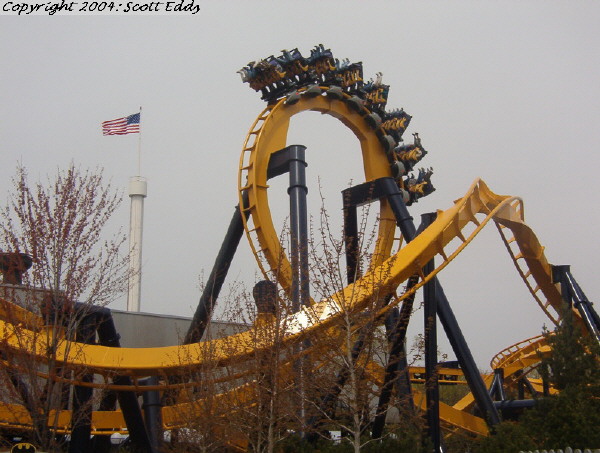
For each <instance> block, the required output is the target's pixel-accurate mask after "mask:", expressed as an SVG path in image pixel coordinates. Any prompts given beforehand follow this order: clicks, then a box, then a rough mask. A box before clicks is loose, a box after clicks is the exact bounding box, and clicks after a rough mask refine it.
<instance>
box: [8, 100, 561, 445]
mask: <svg viewBox="0 0 600 453" xmlns="http://www.w3.org/2000/svg"><path fill="white" fill-rule="evenodd" d="M322 90H323V91H324V90H326V89H325V88H323V89H322ZM346 100H347V99H346V98H343V99H334V98H329V97H328V96H327V95H326V94H321V95H316V96H314V93H313V95H311V96H308V95H303V96H300V98H299V100H298V102H296V103H294V104H292V105H288V104H287V103H286V101H285V100H281V101H279V102H277V103H276V104H273V105H269V106H268V107H267V108H266V109H265V110H264V111H263V112H262V113H261V114H260V115H259V116H258V118H257V119H256V121H255V122H254V124H253V126H252V128H251V130H250V132H249V134H248V136H247V139H246V142H245V144H244V149H243V151H242V156H241V159H240V171H239V183H238V184H239V187H238V188H239V193H240V206H242V207H243V209H244V210H245V212H246V213H247V214H249V216H248V218H247V219H245V229H246V234H247V236H248V238H249V240H250V244H251V246H252V249H253V251H254V253H255V255H256V257H257V259H258V262H259V266H260V267H261V269H262V271H263V272H264V273H265V275H267V276H272V275H276V276H277V278H278V281H279V283H280V284H281V285H282V287H283V288H285V289H288V288H289V287H290V285H291V271H290V265H289V262H288V260H287V258H286V257H285V254H284V253H283V251H282V247H281V244H280V243H279V237H278V235H277V233H276V231H275V227H274V225H273V221H272V218H271V212H270V208H269V204H268V184H267V168H268V162H269V157H270V156H271V155H272V154H273V153H274V152H276V151H278V150H279V149H282V148H284V147H285V146H286V140H287V131H288V126H289V122H290V119H291V117H292V116H294V115H295V114H297V113H300V112H303V111H319V112H321V113H325V114H329V115H331V116H333V117H336V118H338V119H339V120H340V121H342V123H343V124H345V125H346V126H347V127H349V128H350V129H351V130H352V131H353V132H354V134H355V135H356V136H357V138H358V139H359V141H360V145H361V150H362V159H363V165H364V172H365V180H366V181H372V180H375V179H377V178H381V177H389V176H391V171H390V166H389V165H390V164H389V161H388V159H387V156H386V153H385V151H384V148H383V145H382V142H381V141H380V135H381V134H380V132H381V131H379V134H378V129H377V127H376V128H373V127H371V126H370V125H369V123H368V122H367V121H366V119H365V116H366V114H367V112H368V111H366V112H365V111H362V110H361V109H358V110H356V109H354V108H351V107H350V105H349V104H348V103H347V102H346ZM243 194H245V195H246V196H247V199H248V204H244V203H243V201H242V196H243ZM242 217H245V216H242ZM490 221H494V223H495V224H496V225H497V226H498V229H499V231H500V233H501V236H502V238H503V240H504V242H505V244H506V246H507V249H508V250H509V253H510V255H511V257H512V258H513V260H514V262H515V265H516V266H517V269H518V271H519V274H520V275H521V276H522V278H523V280H524V281H525V283H526V284H527V286H528V288H529V289H530V291H531V293H532V295H533V296H534V299H535V300H536V302H537V303H538V304H539V305H540V307H541V308H542V310H543V311H544V312H545V313H546V314H547V315H548V316H549V318H550V319H551V320H552V321H553V322H557V321H558V319H559V316H558V313H559V311H560V307H561V303H562V302H561V300H562V299H561V295H560V293H559V291H558V290H557V288H556V287H555V285H554V284H553V282H552V280H551V269H550V265H549V263H548V261H547V259H546V257H545V255H544V248H543V247H542V246H541V245H540V243H539V241H538V239H537V237H536V236H535V234H534V233H533V231H532V230H531V229H530V228H529V227H528V226H527V225H526V224H525V223H524V219H523V208H522V202H521V200H520V199H519V198H516V197H510V196H502V195H497V194H494V193H493V192H492V191H491V190H490V189H489V188H488V187H487V185H486V184H485V183H484V182H483V181H482V180H476V181H475V182H474V183H473V184H472V185H471V187H470V188H469V190H468V191H467V193H466V195H465V196H464V197H462V198H461V199H459V200H458V201H456V202H455V204H454V205H453V206H452V207H450V208H449V209H447V210H445V211H439V212H438V216H437V219H436V220H435V222H433V223H432V224H431V225H430V226H429V227H428V228H426V229H425V230H424V231H423V232H422V233H421V234H419V235H418V236H417V237H416V238H415V239H414V240H413V241H412V242H410V243H408V244H406V245H405V246H404V247H402V248H401V249H400V250H398V251H397V252H396V253H395V254H393V255H391V249H392V244H393V239H394V233H395V229H396V223H395V219H394V217H393V215H392V213H391V210H390V208H389V205H388V204H387V202H386V201H385V200H382V201H381V202H380V226H379V232H378V239H377V242H376V248H375V252H374V254H373V256H374V258H373V259H372V261H371V263H370V268H369V270H368V271H367V272H366V273H365V274H364V275H363V276H362V277H361V278H360V279H358V280H357V281H356V282H355V283H353V284H351V285H348V286H347V287H345V288H343V289H341V290H340V291H338V292H337V293H335V294H333V295H332V296H331V297H330V298H328V299H326V300H322V301H318V302H313V303H312V304H311V306H310V307H305V308H303V309H302V310H301V311H300V312H298V313H295V314H290V315H288V316H287V317H286V318H285V319H284V321H283V324H284V325H285V326H286V327H285V331H284V335H283V338H282V343H283V346H286V345H291V344H294V343H295V342H297V341H299V340H300V339H301V338H303V337H304V336H308V335H310V337H311V340H312V342H313V347H315V348H317V347H319V344H318V339H319V337H320V335H321V336H322V335H323V333H324V332H325V331H326V329H328V328H329V327H330V326H332V325H333V324H334V323H335V322H337V320H338V319H339V318H340V315H341V313H342V307H343V308H344V309H346V310H348V309H349V310H351V311H352V312H355V313H359V312H360V311H362V310H364V309H365V308H366V307H367V306H368V304H369V301H370V299H371V298H372V295H373V292H374V291H381V292H382V293H393V292H395V291H396V288H398V287H399V285H401V284H402V283H403V282H405V281H406V280H407V279H408V278H409V277H411V276H413V275H420V276H421V279H420V281H419V282H418V284H417V285H416V286H415V287H413V288H412V289H411V290H410V291H408V292H406V293H404V294H403V295H401V296H399V297H397V298H395V300H393V301H391V303H390V304H389V305H387V306H386V307H384V308H381V312H380V313H379V314H380V315H383V314H384V313H385V312H386V311H387V310H389V309H391V308H392V307H393V306H395V305H397V304H399V303H400V302H401V301H402V300H403V299H404V298H406V297H408V296H410V295H411V294H413V293H414V292H415V291H417V290H418V289H419V288H421V287H422V286H423V285H424V284H425V283H426V282H427V281H429V280H431V279H432V278H433V277H434V276H436V275H437V274H438V273H439V272H440V271H441V270H442V269H444V268H445V267H446V266H447V265H448V264H449V263H450V262H451V261H452V260H453V259H454V258H455V257H456V256H457V255H458V254H459V253H460V252H461V251H462V250H463V249H464V248H465V247H466V246H467V245H468V244H469V243H470V242H471V241H472V240H473V238H474V237H475V236H476V235H477V234H478V233H479V231H481V229H482V228H484V226H485V225H487V224H488V223H489V222H490ZM390 255H391V256H390ZM433 258H437V259H436V263H438V264H437V265H436V268H435V270H434V271H433V272H431V273H430V274H428V275H427V276H424V275H423V272H422V268H423V265H424V264H425V263H427V262H429V261H430V260H431V259H433ZM6 304H8V302H5V303H4V304H2V305H1V306H2V307H5V306H6ZM8 312H10V310H4V311H2V310H0V318H1V319H0V339H1V341H2V343H3V348H5V350H7V351H10V352H11V353H12V354H20V355H24V356H28V357H29V358H31V360H35V361H38V362H39V363H44V361H45V360H47V355H46V353H47V351H48V346H49V345H51V344H53V340H52V338H51V336H52V332H50V331H48V332H46V331H43V327H40V325H39V323H38V325H37V327H29V326H32V325H33V324H32V323H29V322H27V323H24V322H21V323H18V322H13V319H14V318H13V319H11V316H8ZM13 315H14V313H13ZM23 316H25V315H23ZM27 316H30V315H27ZM256 328H257V327H256V326H254V327H252V328H251V329H250V330H248V331H246V332H242V333H239V334H236V335H232V336H229V337H225V338H220V339H215V340H210V341H206V342H203V343H196V344H189V345H181V346H168V347H160V348H135V349H134V348H110V347H105V346H98V345H87V344H81V343H76V342H67V341H66V340H64V339H62V338H59V339H58V342H57V344H58V346H57V347H56V348H55V349H54V353H55V354H54V359H55V360H57V361H58V362H59V363H61V364H63V365H64V366H67V367H69V368H70V369H73V370H80V371H81V370H85V372H86V373H95V374H98V375H100V376H103V377H104V379H103V382H98V383H87V382H81V381H79V380H77V379H76V378H74V379H73V380H71V381H70V382H71V383H72V384H74V385H87V386H95V387H99V388H109V389H110V388H114V389H116V390H125V389H127V388H126V387H125V386H114V384H112V383H111V382H110V379H111V378H112V377H113V376H115V375H121V376H123V375H127V376H131V377H133V379H134V385H133V386H132V387H130V388H129V389H132V390H135V389H139V387H137V385H136V384H135V380H136V378H138V377H143V376H148V375H159V376H163V377H166V376H171V375H183V376H190V375H191V374H192V373H191V372H190V371H191V370H192V369H193V368H196V367H198V366H201V365H207V364H209V363H213V364H216V365H218V366H225V365H228V364H234V363H240V362H243V361H245V360H248V359H250V358H252V357H253V356H254V354H255V353H256V352H257V351H263V350H264V351H266V350H268V349H269V348H272V347H273V346H274V345H273V342H272V340H269V339H268V338H265V337H262V336H260V335H256ZM42 331H43V334H40V333H41V332H42ZM536 345H537V343H535V342H532V343H530V344H528V345H527V347H516V348H515V349H514V350H511V349H510V348H509V350H507V351H506V352H504V353H501V354H500V355H499V357H498V358H497V359H495V360H496V361H495V362H494V366H497V367H507V368H511V369H512V368H514V367H518V366H520V367H521V368H523V367H524V366H525V365H527V364H529V363H530V361H531V360H533V359H534V357H533V356H534V355H535V354H533V352H532V351H534V350H535V348H536V347H537V346H536ZM509 374H510V373H509ZM77 375H78V373H74V376H77ZM46 377H48V378H50V379H56V377H54V376H46ZM239 377H240V376H236V377H235V379H238V378H239ZM164 381H165V382H166V381H167V380H166V379H165V380H164ZM159 388H166V387H163V386H160V387H159ZM146 389H149V388H148V387H146ZM468 404H469V403H468V401H466V400H465V402H463V403H462V407H463V408H464V407H467V406H468ZM460 406H461V405H458V406H456V405H455V406H454V407H453V408H450V409H448V410H447V411H446V412H444V413H447V414H450V415H447V416H448V417H450V420H447V421H449V422H450V423H452V418H454V419H455V422H456V423H455V425H456V426H463V425H464V424H465V423H466V422H465V421H464V420H463V419H464V417H463V418H461V419H460V420H459V418H460V417H458V416H457V415H456V413H458V412H459V409H460V408H461V407H460ZM183 407H185V406H183ZM186 410H188V411H194V410H196V409H194V408H193V407H192V405H189V406H188V407H187V409H186ZM10 413H11V414H12V418H10V417H8V415H7V414H6V413H5V412H3V413H0V419H2V420H4V421H3V422H2V421H0V423H5V424H8V425H14V426H17V425H21V426H22V425H25V424H27V423H26V420H24V419H23V418H22V417H20V416H19V417H17V414H21V413H22V411H19V410H14V411H10ZM170 413H174V412H173V410H172V408H163V415H164V417H165V426H170V425H176V424H177V423H175V422H174V421H173V419H172V418H170V417H171V416H169V414H170ZM107 414H112V415H107ZM452 414H454V415H452ZM61 416H63V415H61ZM65 416H66V415H65ZM4 417H7V418H4ZM15 417H17V419H15ZM94 417H95V418H94V431H95V432H98V433H101V432H111V430H112V431H115V432H116V431H122V430H123V426H124V424H123V423H122V418H121V415H120V413H119V412H110V413H95V414H94ZM173 417H175V416H174V415H173ZM467 418H469V417H467ZM8 419H10V420H11V421H8ZM473 423H475V425H477V426H480V424H481V422H480V421H476V422H473ZM65 426H67V427H66V428H65V430H67V429H68V424H66V425H65ZM471 431H473V432H482V429H479V428H474V427H472V428H471Z"/></svg>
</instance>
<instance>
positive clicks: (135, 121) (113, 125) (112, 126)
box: [102, 113, 140, 135]
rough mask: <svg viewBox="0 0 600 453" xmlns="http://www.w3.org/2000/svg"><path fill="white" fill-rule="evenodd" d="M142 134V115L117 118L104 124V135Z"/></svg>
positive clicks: (135, 114)
mask: <svg viewBox="0 0 600 453" xmlns="http://www.w3.org/2000/svg"><path fill="white" fill-rule="evenodd" d="M139 132H140V114H139V113H134V114H133V115H129V116H124V117H123V118H117V119H116V120H110V121H105V122H103V123H102V135H125V134H137V133H139Z"/></svg>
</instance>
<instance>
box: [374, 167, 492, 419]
mask: <svg viewBox="0 0 600 453" xmlns="http://www.w3.org/2000/svg"><path fill="white" fill-rule="evenodd" d="M380 181H382V184H384V185H385V187H386V189H387V191H388V192H389V193H390V195H389V196H388V200H389V202H390V207H391V208H392V211H393V212H394V215H395V216H396V222H397V223H398V226H399V227H400V231H402V235H403V236H404V238H405V239H406V241H407V242H410V241H412V240H413V239H414V238H415V236H416V228H415V225H414V223H413V218H412V217H411V216H410V214H409V212H408V209H407V208H406V204H405V203H404V201H403V200H402V194H401V193H400V190H399V189H398V186H397V184H396V182H395V181H394V180H393V179H392V178H381V179H380ZM433 281H434V283H435V297H436V301H437V313H438V316H439V318H440V322H441V324H442V326H443V327H444V331H445V332H446V336H447V337H448V340H449V341H450V345H451V346H452V350H453V351H454V353H455V354H456V357H457V359H458V361H459V363H460V366H461V368H462V370H463V373H464V375H465V378H466V380H467V383H468V384H469V388H470V389H471V392H473V396H474V398H475V402H476V403H477V406H478V407H479V409H480V410H481V412H482V413H483V414H485V418H486V420H487V422H488V423H489V424H490V425H496V424H498V423H499V422H500V417H499V415H498V411H497V410H496V408H495V407H494V405H493V403H492V399H491V398H490V395H489V394H488V392H487V389H486V387H485V384H484V382H483V379H482V378H481V375H480V374H479V370H478V369H477V365H476V364H475V360H474V359H473V355H472V354H471V350H470V349H469V346H468V345H467V342H466V340H465V338H464V337H463V334H462V331H461V329H460V327H459V325H458V322H457V320H456V317H455V316H454V312H453V311H452V308H451V307H450V303H449V302H448V299H447V298H446V295H445V293H444V290H443V288H442V285H441V284H440V282H439V280H438V279H437V277H435V278H434V279H433Z"/></svg>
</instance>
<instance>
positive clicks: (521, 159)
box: [0, 1, 600, 368]
mask: <svg viewBox="0 0 600 453" xmlns="http://www.w3.org/2000/svg"><path fill="white" fill-rule="evenodd" d="M196 3H198V2H196ZM199 5H200V7H201V10H200V12H199V13H198V14H196V15H193V16H168V15H153V16H138V17H131V16H129V17H127V16H112V17H108V16H99V15H98V16H77V17H75V16H71V17H64V16H62V17H61V16H60V15H58V14H57V15H54V16H51V17H49V16H36V17H16V16H1V17H0V55H1V59H2V70H1V71H0V81H1V91H0V146H1V150H2V151H1V152H2V164H0V194H1V195H0V201H2V200H5V194H6V192H7V190H8V189H9V187H10V183H9V181H10V178H11V176H12V175H13V174H14V169H15V166H16V164H17V162H22V163H23V165H25V166H26V167H27V168H28V169H29V172H30V175H31V178H32V179H33V180H36V179H38V178H45V176H46V175H47V174H53V173H55V171H56V169H57V168H64V167H66V166H67V165H68V164H69V162H71V161H73V162H75V163H76V164H78V165H81V166H82V167H83V168H88V167H92V168H94V167H101V168H103V169H104V174H105V176H106V177H108V178H110V179H111V180H112V182H113V184H114V185H115V186H116V187H118V188H120V189H121V190H122V191H123V192H124V193H125V198H127V196H126V191H127V184H128V180H129V177H130V176H133V175H135V173H136V172H137V139H138V137H137V136H136V135H128V136H121V137H104V136H102V134H101V129H100V123H101V122H102V121H105V120H109V119H114V118H118V117H121V116H125V115H128V114H131V113H135V112H136V111H137V110H138V108H139V106H143V114H142V131H143V132H142V172H141V173H142V175H143V176H145V177H147V179H148V198H147V199H146V205H145V209H146V211H145V225H144V244H143V263H144V264H143V266H144V267H143V283H142V303H141V306H142V310H143V311H147V312H154V313H167V314H176V315H184V316H191V315H192V314H193V311H194V309H195V306H196V303H197V300H198V297H199V287H198V281H199V275H200V274H201V273H202V271H203V270H204V272H205V274H206V275H208V273H209V272H210V269H211V267H212V263H213V262H214V259H215V257H216V254H217V251H218V249H219V246H220V244H221V241H222V238H223V236H224V234H225V230H226V228H227V226H228V223H229V220H230V218H231V215H232V213H233V208H234V206H235V205H236V204H237V171H238V161H239V155H240V151H241V148H242V144H243V142H244V138H245V136H246V133H247V132H248V129H249V128H250V126H251V125H252V122H253V121H254V119H255V117H256V116H257V115H258V113H260V111H261V110H262V109H263V108H264V103H263V102H262V101H261V100H260V96H259V95H258V94H257V93H255V92H254V91H253V90H251V89H250V88H249V87H248V85H247V84H243V83H242V82H241V80H240V78H239V75H238V74H237V73H236V71H237V70H238V69H240V68H241V67H243V66H244V65H245V64H246V63H248V62H249V61H252V60H258V59H260V58H264V57H267V56H269V55H271V54H278V53H279V52H280V50H281V49H292V48H294V47H298V48H299V50H300V51H301V52H302V53H303V54H304V55H309V54H310V49H311V48H312V47H313V46H314V45H316V44H319V43H323V44H324V45H325V46H326V47H330V48H331V49H332V50H333V52H334V54H335V56H336V57H338V58H340V59H341V58H349V59H350V60H351V61H362V62H363V68H364V73H365V76H366V77H367V78H369V77H372V76H374V75H375V73H376V72H382V73H383V75H384V82H385V83H387V84H390V85H391V89H390V96H389V102H388V109H392V108H395V107H397V108H400V107H402V108H404V109H405V110H406V111H407V112H408V113H409V114H411V115H412V116H413V119H412V122H411V125H410V128H409V130H408V131H407V134H406V136H407V137H410V133H413V132H419V133H420V135H421V137H422V140H423V144H424V146H425V147H426V149H427V150H428V151H429V154H428V155H427V157H426V159H425V160H424V161H423V162H422V164H423V165H424V166H432V167H433V168H434V171H435V174H434V185H435V186H436V188H437V191H436V192H435V193H434V194H433V195H431V196H430V197H428V198H427V199H425V200H422V201H421V202H419V203H418V204H416V205H414V206H413V207H412V208H411V212H412V214H413V216H414V217H415V218H417V219H418V218H419V215H420V214H421V213H424V212H430V211H433V210H435V209H438V208H439V209H446V208H448V207H450V206H451V204H452V201H453V200H455V199H457V198H460V197H461V196H462V195H463V194H464V193H465V191H466V190H467V188H468V187H469V185H470V184H471V182H472V181H473V180H474V179H475V178H476V177H482V178H483V179H484V180H485V181H486V182H488V184H489V185H490V187H491V188H492V190H494V191H496V192H497V193H501V194H510V195H517V196H520V197H522V198H523V200H524V202H525V214H526V220H527V222H528V223H529V224H530V225H531V226H532V227H533V229H534V230H535V231H536V233H537V235H538V237H539V238H540V241H541V242H542V244H544V245H545V246H546V252H547V256H548V258H549V259H550V261H551V262H552V263H555V264H571V265H572V271H573V273H574V275H575V277H576V278H577V279H578V280H579V282H580V284H581V285H582V287H583V289H584V291H585V292H586V293H587V295H588V297H589V298H590V299H592V300H594V299H595V298H596V296H597V295H598V294H600V281H599V279H598V272H597V259H598V253H599V252H600V250H599V247H598V239H597V237H598V234H597V230H598V226H599V225H600V208H599V207H598V195H597V177H598V171H599V169H600V168H599V165H598V164H599V161H600V160H599V158H598V144H599V143H600V128H599V127H598V124H599V123H600V83H599V81H600V51H599V49H600V29H599V27H598V24H599V23H600V3H597V2H592V1H581V2H577V3H575V2H566V1H560V2H558V1H544V2H541V1H529V2H522V1H519V2H517V1H504V2H481V1H453V2H427V1H425V2H421V1H419V2H417V1H408V2H407V1H397V2H381V1H370V2H363V1H327V2H318V3H317V2H316V1H314V2H313V1H306V2H290V1H277V2H274V1H273V2H271V1H263V2H259V1H202V2H200V3H199ZM289 143H290V144H292V143H302V144H304V145H306V146H307V147H308V150H307V153H308V162H309V168H308V171H309V174H310V178H311V184H312V186H311V188H310V195H311V199H310V200H311V209H312V210H313V212H317V210H318V208H319V206H318V204H319V202H318V197H317V194H318V188H317V187H315V185H316V184H315V183H314V181H316V178H317V177H320V179H321V185H322V186H323V190H324V193H325V196H326V203H327V207H328V208H329V209H330V211H331V213H332V216H333V217H335V218H336V219H339V214H340V208H341V204H340V201H341V197H340V196H339V191H340V190H342V189H344V188H345V187H346V185H347V183H348V181H349V180H351V179H352V180H353V181H354V183H359V182H362V180H361V179H360V178H361V176H360V168H361V167H360V166H361V161H360V152H359V147H358V143H357V141H356V139H355V138H354V136H353V135H352V133H351V132H350V131H348V130H347V129H345V128H344V126H343V125H342V124H341V123H339V122H337V121H336V120H334V119H332V118H329V117H323V116H321V115H319V114H305V115H303V116H302V117H300V118H298V119H297V120H296V119H294V121H293V124H292V130H291V132H290V136H289ZM280 200H282V201H281V202H280V203H278V206H277V207H278V208H279V209H281V211H280V212H281V214H279V217H278V218H283V217H284V216H285V214H284V212H285V194H283V195H281V197H280ZM336 221H337V220H336ZM128 222H129V203H128V200H125V201H124V203H123V205H122V207H121V209H120V211H119V213H118V214H117V215H116V217H115V219H114V222H113V224H112V225H111V228H117V227H118V226H119V225H121V226H123V227H124V228H125V229H126V228H127V225H128ZM488 230H489V231H485V232H484V233H482V235H481V237H479V238H477V239H476V240H475V241H474V243H473V244H472V245H471V246H469V247H468V249H467V250H466V251H465V252H464V253H463V255H462V256H460V257H459V258H458V259H457V260H456V262H455V263H454V264H452V265H451V266H450V267H449V268H448V269H447V270H445V271H444V272H442V274H441V275H440V280H441V282H442V284H443V286H444V288H445V290H446V294H447V296H448V297H449V300H450V302H451V304H452V306H453V308H454V310H455V312H456V315H457V318H458V321H459V323H460V325H461V326H462V328H463V330H464V334H465V337H466V338H467V341H468V342H469V344H470V345H471V348H472V349H473V353H474V355H475V357H476V360H477V362H478V364H479V366H480V367H482V368H486V367H487V366H488V363H489V360H490V358H491V356H492V355H493V354H495V353H496V352H498V351H499V350H501V349H502V348H504V347H505V346H509V345H511V344H513V343H515V342H517V341H519V340H521V339H524V338H527V337H530V336H534V335H537V334H539V333H540V331H541V329H542V325H543V324H544V322H545V319H544V316H543V314H542V313H541V310H539V309H538V308H537V305H536V304H535V302H534V301H533V300H532V298H531V297H530V296H529V294H528V292H527V290H526V289H525V286H524V285H523V283H522V282H521V281H520V278H519V277H518V274H517V272H516V270H514V268H513V267H512V262H511V260H510V258H509V256H508V254H507V253H506V252H505V251H504V246H503V244H502V242H501V241H500V239H499V237H498V234H497V232H496V231H495V229H494V228H493V227H492V228H489V229H488ZM248 250H249V248H248V246H247V244H246V242H245V240H243V241H242V244H241V247H240V256H239V258H236V261H235V262H234V263H233V266H232V271H231V275H232V279H230V281H234V280H236V279H237V280H241V281H244V282H245V283H246V285H247V286H248V287H251V286H252V284H253V282H254V280H255V278H257V277H256V274H257V272H258V268H257V267H256V266H255V265H254V264H253V261H252V258H251V256H250V254H249V251H248ZM125 306H126V301H125V298H123V299H121V300H119V301H117V302H115V303H114V305H113V308H115V309H124V308H125ZM421 322H422V321H421V320H420V319H418V318H415V321H414V323H415V324H416V325H419V324H420V323H421ZM441 335H443V334H441ZM442 349H445V350H446V351H447V352H449V349H450V348H449V346H442Z"/></svg>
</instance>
